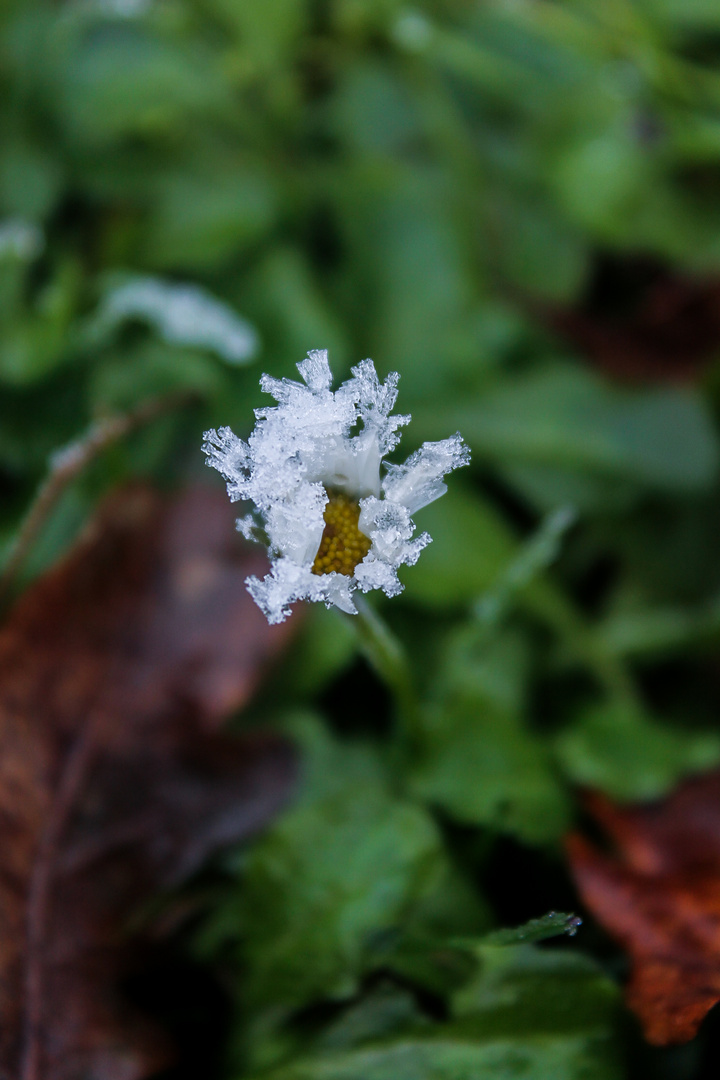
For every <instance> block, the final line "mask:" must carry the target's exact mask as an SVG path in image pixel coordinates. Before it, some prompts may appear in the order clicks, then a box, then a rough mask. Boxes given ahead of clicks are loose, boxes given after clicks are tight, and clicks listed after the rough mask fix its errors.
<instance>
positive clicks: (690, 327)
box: [540, 256, 720, 382]
mask: <svg viewBox="0 0 720 1080" xmlns="http://www.w3.org/2000/svg"><path fill="white" fill-rule="evenodd" d="M540 314H541V317H543V318H544V319H545V321H547V322H548V323H549V325H550V326H551V327H552V328H553V329H554V330H556V331H558V332H559V333H560V334H561V335H562V336H563V337H566V338H567V339H568V340H569V341H571V342H572V343H573V344H574V345H576V346H577V347H578V348H579V349H580V350H581V351H583V352H584V353H586V354H587V356H589V357H590V359H591V360H592V361H593V362H594V363H595V364H597V365H598V366H599V367H601V368H602V369H603V370H605V371H607V372H608V373H609V374H610V375H612V376H615V377H616V378H619V379H622V380H630V381H638V380H639V381H641V382H644V381H651V382H655V381H660V382H662V381H670V382H682V381H687V380H693V379H697V378H698V376H699V375H700V374H702V371H703V369H704V367H706V366H707V364H708V363H709V362H710V361H711V360H712V359H713V358H714V357H715V355H716V354H717V351H718V348H719V347H720V281H718V279H717V277H715V278H699V277H689V276H681V275H678V274H677V273H676V272H675V271H674V270H673V269H671V268H670V267H667V266H664V265H663V264H661V263H658V262H656V261H654V260H651V259H647V258H645V259H641V258H622V259H618V258H608V257H607V256H606V257H605V258H604V259H601V260H600V263H599V266H598V267H597V268H596V272H595V275H594V279H593V281H592V283H591V287H590V289H589V292H588V295H587V296H586V298H585V300H584V302H583V303H582V304H581V305H579V306H578V307H575V308H554V309H546V310H545V311H544V312H541V313H540Z"/></svg>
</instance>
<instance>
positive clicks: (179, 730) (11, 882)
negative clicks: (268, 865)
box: [0, 488, 294, 1080]
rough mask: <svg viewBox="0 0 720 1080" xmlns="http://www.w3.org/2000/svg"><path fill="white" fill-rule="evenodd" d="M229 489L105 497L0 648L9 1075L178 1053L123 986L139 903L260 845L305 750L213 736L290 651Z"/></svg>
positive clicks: (54, 1077)
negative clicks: (269, 618)
mask: <svg viewBox="0 0 720 1080" xmlns="http://www.w3.org/2000/svg"><path fill="white" fill-rule="evenodd" d="M232 519H233V514H232V509H231V507H230V506H229V505H228V504H227V500H226V499H225V497H224V496H223V495H221V494H220V493H219V492H218V493H215V492H214V491H209V490H203V489H197V490H192V491H189V492H187V493H185V494H184V495H182V496H180V497H179V498H178V499H176V500H175V501H173V502H169V501H167V500H164V499H162V498H161V497H160V496H159V495H156V494H154V493H152V492H151V491H149V490H147V489H140V488H134V489H131V490H127V491H124V492H121V493H120V494H119V495H117V496H115V497H114V498H113V499H111V500H110V501H109V502H108V504H106V506H105V507H104V509H103V510H102V512H101V513H100V514H99V516H98V518H97V520H96V521H95V522H94V524H93V525H92V526H91V528H90V529H89V530H88V532H87V534H86V535H85V536H84V538H83V539H82V540H81V542H80V543H79V544H78V546H77V547H76V548H75V550H74V551H73V552H72V553H71V554H70V556H69V557H68V558H67V559H66V560H65V561H64V562H63V563H62V564H61V565H60V566H58V567H57V568H55V569H54V570H52V571H51V572H50V573H49V574H47V575H46V576H45V577H44V578H43V579H42V580H40V581H39V582H37V583H36V584H35V585H34V586H33V587H32V588H31V589H30V590H28V592H27V593H26V594H25V595H24V596H23V597H22V598H21V600H20V601H19V603H18V605H17V607H16V608H15V610H14V611H13V612H12V613H11V615H10V617H9V619H8V620H7V623H6V625H5V627H4V629H3V630H2V631H0V841H1V843H2V852H3V857H2V864H1V869H0V1076H1V1077H2V1078H3V1080H4V1078H6V1077H7V1078H10V1077H12V1078H18V1077H19V1078H21V1080H79V1078H80V1077H82V1078H84V1080H137V1078H139V1077H143V1076H147V1075H148V1074H149V1073H151V1072H153V1071H154V1070H155V1069H156V1068H157V1067H158V1066H159V1065H160V1064H161V1063H162V1061H163V1060H164V1058H165V1056H166V1052H167V1047H166V1045H165V1043H164V1041H163V1039H162V1038H161V1037H160V1036H159V1035H158V1033H157V1032H156V1031H155V1030H152V1029H151V1028H150V1026H149V1025H147V1024H145V1023H144V1022H143V1021H142V1020H141V1019H140V1018H138V1017H137V1016H135V1015H133V1014H132V1013H131V1012H130V1011H129V1010H128V1009H127V1007H126V1005H125V1004H124V1003H123V1002H122V1001H121V999H120V997H119V995H118V994H117V991H116V987H117V984H118V981H119V979H120V978H121V976H123V975H124V974H125V971H126V966H127V964H128V962H129V960H130V958H131V949H130V947H129V944H128V934H127V927H128V921H129V920H130V919H132V918H133V916H134V915H135V914H136V912H137V909H138V905H139V904H141V903H142V902H143V901H146V900H147V899H148V898H149V897H152V896H153V895H155V894H157V891H158V889H160V888H163V887H167V886H170V885H174V884H176V883H177V882H179V881H181V880H182V879H183V878H185V877H186V876H187V875H188V874H189V873H191V872H192V871H193V870H195V869H196V868H197V867H198V866H199V864H200V863H201V862H202V861H203V860H204V859H205V858H206V857H207V856H208V855H209V854H210V853H211V852H212V851H214V850H216V849H217V848H218V847H219V846H220V845H223V844H227V843H229V842H231V841H236V840H238V839H240V838H242V837H245V836H247V835H248V834H249V833H250V832H252V831H253V830H255V829H257V828H258V827H259V826H261V825H262V824H263V823H264V822H266V821H267V820H268V818H269V817H270V816H271V815H272V814H273V813H274V812H275V811H276V810H277V809H278V808H279V807H280V805H281V804H282V802H283V801H284V800H285V798H286V797H287V794H288V791H289V788H290V786H291V783H292V776H293V771H294V769H293V760H292V753H291V751H290V750H289V748H288V747H287V746H286V745H285V744H284V743H282V742H281V741H280V740H279V739H275V738H272V737H270V736H263V737H259V736H256V737H254V738H248V737H246V738H245V739H233V738H230V737H229V736H224V735H222V734H220V733H219V732H218V730H217V728H218V725H219V723H220V721H221V720H222V719H223V717H224V716H226V715H227V713H228V712H229V711H230V710H232V709H236V708H238V707H239V706H241V705H242V704H243V703H244V702H245V701H246V700H247V698H248V697H249V695H250V694H251V692H252V690H253V688H254V686H255V685H256V683H257V681H258V679H259V677H260V674H261V671H262V669H263V667H264V666H265V664H266V663H267V661H268V660H269V659H270V658H271V657H272V655H273V654H274V653H275V652H276V651H277V650H278V648H280V647H281V646H282V644H283V642H284V640H285V638H286V636H287V635H286V632H285V631H284V628H283V627H280V628H269V627H268V625H267V623H266V621H265V619H264V617H263V616H262V614H261V613H260V612H259V611H258V609H257V608H256V607H255V605H254V604H253V602H252V601H251V600H250V598H249V596H248V595H247V592H246V591H245V586H244V579H245V577H246V576H247V574H248V573H249V572H253V571H256V570H258V569H259V567H258V561H260V562H261V561H262V556H259V555H256V554H252V555H251V554H249V553H248V550H247V549H241V548H240V547H239V546H238V543H237V541H236V538H235V534H234V531H233V524H232Z"/></svg>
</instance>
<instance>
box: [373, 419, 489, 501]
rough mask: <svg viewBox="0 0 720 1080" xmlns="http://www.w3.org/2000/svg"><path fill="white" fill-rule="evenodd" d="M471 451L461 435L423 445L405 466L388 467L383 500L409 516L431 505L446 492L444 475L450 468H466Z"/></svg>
mask: <svg viewBox="0 0 720 1080" xmlns="http://www.w3.org/2000/svg"><path fill="white" fill-rule="evenodd" d="M469 461H470V451H469V449H468V447H467V446H466V445H465V443H464V441H463V439H462V437H461V436H460V434H456V435H451V437H450V438H449V439H443V440H442V441H441V442H432V443H431V442H426V443H423V445H422V446H421V447H420V449H419V450H417V451H416V452H415V453H414V454H411V455H410V457H409V458H408V459H407V461H406V462H405V464H404V465H390V466H388V474H387V476H386V477H385V480H384V481H383V492H384V494H385V497H386V499H389V500H391V501H392V502H396V503H402V505H403V506H406V507H407V509H408V510H409V512H410V513H411V514H414V513H415V511H416V510H421V509H422V507H423V506H427V505H428V504H429V503H431V502H434V501H435V499H439V498H440V496H441V495H444V494H445V492H446V491H447V484H445V483H443V479H442V478H443V476H444V475H445V474H446V473H448V472H450V471H451V470H452V469H457V468H458V467H459V466H461V465H467V464H468V463H469Z"/></svg>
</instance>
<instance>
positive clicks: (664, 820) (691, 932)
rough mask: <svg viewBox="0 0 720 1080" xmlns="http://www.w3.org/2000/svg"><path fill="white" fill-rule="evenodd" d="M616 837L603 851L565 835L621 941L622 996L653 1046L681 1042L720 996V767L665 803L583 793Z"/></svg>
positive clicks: (588, 896) (585, 883) (580, 876)
mask: <svg viewBox="0 0 720 1080" xmlns="http://www.w3.org/2000/svg"><path fill="white" fill-rule="evenodd" d="M588 807H589V809H590V812H591V814H592V815H593V817H594V818H595V819H596V820H597V821H598V823H599V824H600V825H601V826H602V827H603V828H604V829H605V831H606V832H607V833H608V834H609V836H610V838H611V839H612V841H613V844H614V846H615V849H616V854H613V855H608V854H606V853H604V852H602V851H600V850H599V849H598V848H597V847H596V846H595V845H593V844H591V843H589V842H588V841H587V840H586V839H585V838H584V837H582V836H579V835H573V836H571V837H570V838H569V839H568V842H567V847H568V855H569V859H570V865H571V868H572V871H573V874H574V876H575V880H576V883H577V886H578V889H579V891H580V893H581V895H582V897H583V900H584V901H585V903H586V904H587V906H588V908H589V909H590V910H591V911H592V912H593V914H594V915H595V917H596V918H597V919H598V921H599V922H600V923H601V924H602V925H603V926H604V927H605V928H606V929H607V930H608V932H609V933H610V934H611V935H612V936H613V937H614V938H615V939H616V940H617V941H618V942H620V944H621V945H622V946H623V947H624V948H625V949H626V950H627V952H628V953H629V954H630V957H631V959H632V963H633V967H632V974H631V977H630V981H629V983H628V986H627V990H626V994H627V1002H628V1005H629V1007H630V1008H631V1009H632V1010H633V1012H635V1013H636V1015H637V1016H638V1018H639V1019H640V1022H641V1024H642V1026H643V1030H644V1033H645V1037H646V1038H647V1039H648V1041H649V1042H651V1043H654V1044H655V1045H657V1046H665V1045H668V1044H670V1043H681V1042H687V1041H688V1040H689V1039H692V1038H693V1036H694V1035H695V1034H696V1033H697V1030H698V1027H699V1026H700V1023H701V1021H702V1019H703V1017H704V1016H705V1015H706V1014H707V1012H708V1011H709V1009H711V1008H712V1006H713V1005H715V1003H716V1002H717V1001H720V771H717V772H712V773H707V774H705V775H704V776H701V777H696V778H695V779H693V780H690V781H688V782H687V783H685V784H683V785H682V787H680V788H679V789H678V790H677V791H676V792H675V793H674V794H673V795H671V796H670V797H669V798H667V799H664V800H663V801H662V802H657V803H651V804H645V805H636V806H618V805H616V804H615V803H613V802H611V801H610V800H609V799H607V798H606V797H605V796H602V795H598V794H594V795H592V796H589V797H588Z"/></svg>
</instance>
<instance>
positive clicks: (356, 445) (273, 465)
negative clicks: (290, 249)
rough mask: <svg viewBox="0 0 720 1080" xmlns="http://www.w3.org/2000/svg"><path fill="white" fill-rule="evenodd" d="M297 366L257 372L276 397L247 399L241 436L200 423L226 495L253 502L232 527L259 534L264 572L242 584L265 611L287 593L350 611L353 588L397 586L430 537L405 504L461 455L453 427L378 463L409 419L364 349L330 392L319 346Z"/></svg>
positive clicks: (286, 610)
mask: <svg viewBox="0 0 720 1080" xmlns="http://www.w3.org/2000/svg"><path fill="white" fill-rule="evenodd" d="M298 370H299V372H300V374H301V376H302V378H303V382H302V383H298V382H293V381H292V380H291V379H273V378H271V377H270V376H269V375H264V376H263V378H262V380H261V386H262V388H263V390H265V391H266V392H267V393H269V394H272V396H273V397H274V398H275V400H276V401H277V402H278V404H277V405H276V406H273V407H269V408H266V409H257V410H256V412H255V415H256V418H257V425H256V427H255V430H254V431H253V433H252V434H251V435H250V438H249V440H248V442H247V443H245V442H243V440H242V439H239V438H238V437H237V436H236V435H235V434H233V432H232V431H231V430H230V428H220V430H219V431H208V432H206V433H205V442H204V450H205V452H206V454H207V463H208V465H210V466H212V467H213V468H215V469H217V470H218V471H219V472H220V473H222V475H223V476H224V477H225V479H226V480H227V486H228V493H229V495H230V498H231V499H232V500H233V501H238V500H241V499H242V500H247V501H249V502H251V503H253V504H254V509H253V511H252V512H251V513H250V514H248V515H246V516H245V517H243V518H240V519H239V520H238V529H239V530H240V532H242V533H243V535H244V536H246V537H248V538H250V539H262V540H263V541H264V542H265V543H266V544H267V545H268V548H269V551H270V556H271V558H272V567H271V569H270V573H269V574H268V575H267V576H266V577H265V578H264V580H262V581H261V580H260V579H259V578H256V577H251V578H248V581H247V585H248V591H249V592H250V594H251V596H252V597H253V599H254V600H255V602H256V603H257V604H258V605H259V607H260V608H262V610H263V611H264V612H265V615H266V616H267V618H268V621H269V622H271V623H278V622H282V621H283V620H284V619H285V618H286V617H287V616H288V615H289V614H290V607H289V605H290V604H291V603H293V602H294V601H296V600H322V601H323V602H324V603H325V604H326V605H327V606H328V607H330V606H332V605H333V604H334V605H336V606H337V607H339V608H342V610H343V611H347V612H349V613H352V614H355V613H356V609H355V605H354V603H353V599H352V594H353V592H354V591H355V590H356V589H360V591H361V592H364V593H365V592H369V591H370V590H372V589H382V590H383V592H384V593H385V594H386V595H387V596H396V595H397V594H398V593H399V592H401V591H402V588H403V586H402V584H401V583H400V581H399V579H398V575H397V570H398V567H400V566H403V565H408V566H412V565H413V564H414V563H415V562H417V559H418V557H419V555H420V552H421V551H422V550H423V548H424V547H426V546H427V545H428V544H429V543H430V539H431V538H430V536H428V534H427V533H422V534H421V535H420V536H418V537H415V538H414V539H413V534H414V532H415V524H414V522H413V520H412V516H411V515H412V514H414V513H415V511H416V510H420V509H421V508H422V507H423V506H427V505H428V503H431V502H433V501H434V500H435V499H437V498H439V497H440V496H441V495H443V494H444V492H445V491H446V490H447V489H446V486H445V483H444V482H443V477H444V476H445V474H446V473H448V472H450V471H451V470H452V469H456V468H457V467H458V466H460V465H467V463H468V461H469V459H470V454H469V451H468V448H467V446H466V445H465V443H464V442H463V440H462V438H461V437H460V435H452V436H451V437H450V438H449V439H443V440H442V441H441V442H435V443H424V445H423V446H422V447H421V448H420V450H418V451H417V452H416V453H414V454H412V455H411V456H410V457H409V458H408V460H407V461H406V462H405V464H404V465H391V464H389V463H385V462H384V461H383V458H384V456H385V455H386V454H388V453H390V451H391V450H393V449H394V448H395V447H396V446H397V444H398V442H399V441H400V435H399V434H398V429H399V428H401V427H403V426H404V425H405V424H407V423H408V422H409V420H410V417H409V416H391V412H392V409H393V406H394V405H395V399H396V397H397V384H398V375H397V374H392V375H389V376H388V378H387V379H386V380H385V382H384V383H381V382H380V380H379V379H378V376H377V372H376V371H375V366H374V364H373V363H372V361H371V360H363V361H362V363H360V364H358V365H357V367H354V368H353V369H352V378H351V379H348V380H347V382H345V383H343V384H342V386H341V387H340V388H339V389H338V390H336V391H335V392H333V391H332V390H331V389H330V386H331V382H332V374H331V372H330V365H329V364H328V358H327V352H325V351H319V350H318V351H314V352H311V353H309V354H308V357H307V359H306V360H303V361H302V363H300V364H298Z"/></svg>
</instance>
